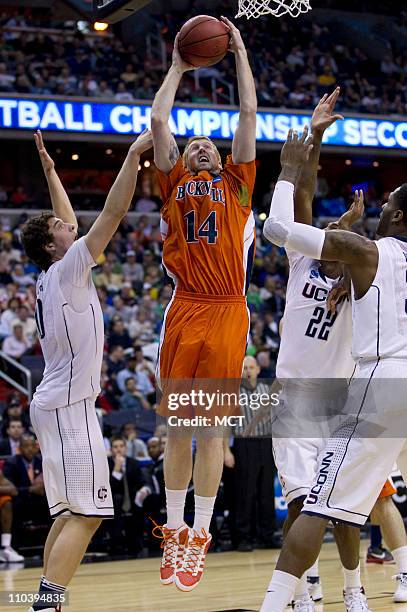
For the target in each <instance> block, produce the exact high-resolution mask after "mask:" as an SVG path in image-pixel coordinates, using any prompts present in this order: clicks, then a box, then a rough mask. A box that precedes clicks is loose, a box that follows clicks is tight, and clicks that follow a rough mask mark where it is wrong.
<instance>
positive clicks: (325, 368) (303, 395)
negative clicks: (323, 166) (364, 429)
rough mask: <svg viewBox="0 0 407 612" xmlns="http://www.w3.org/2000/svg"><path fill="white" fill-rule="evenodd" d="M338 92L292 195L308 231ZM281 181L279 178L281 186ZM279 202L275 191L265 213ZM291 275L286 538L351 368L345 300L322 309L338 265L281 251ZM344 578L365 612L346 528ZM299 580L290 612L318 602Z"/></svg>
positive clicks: (278, 458)
mask: <svg viewBox="0 0 407 612" xmlns="http://www.w3.org/2000/svg"><path fill="white" fill-rule="evenodd" d="M339 91H340V90H339V88H337V89H336V90H335V91H334V92H333V93H332V94H331V95H330V96H328V95H325V96H323V98H322V99H321V100H320V102H319V104H318V105H317V107H316V108H315V110H314V113H313V116H312V120H311V130H312V135H313V141H312V142H313V147H312V150H311V151H310V156H309V159H308V160H307V161H306V163H305V164H304V167H303V169H302V173H301V176H300V178H299V180H298V185H297V189H296V192H295V203H294V218H295V220H296V221H297V222H299V223H305V224H308V225H312V202H313V198H314V194H315V188H316V180H317V171H318V165H319V157H320V150H321V143H322V138H323V135H324V132H325V130H326V129H327V128H328V127H329V126H330V125H332V124H333V123H334V122H335V121H337V120H338V119H342V117H341V115H337V114H334V108H335V104H336V101H337V99H338V96H339ZM280 180H281V178H280ZM280 197H281V183H277V186H276V191H275V193H274V196H273V201H272V205H271V213H273V210H274V207H275V206H276V203H277V205H278V200H279V198H280ZM358 204H359V203H358V201H356V202H355V203H354V204H353V205H352V207H351V208H350V210H349V211H348V212H347V213H345V214H344V215H343V216H342V217H341V218H340V219H339V221H338V222H336V223H331V224H330V225H329V226H328V228H327V229H331V228H335V227H341V228H343V229H350V228H351V226H352V225H353V224H354V223H355V222H356V221H357V220H358V219H359V218H360V217H361V215H362V214H363V206H362V207H361V206H359V205H358ZM287 256H288V260H289V264H290V275H289V280H288V286H287V296H286V307H285V311H284V321H283V325H282V332H281V344H280V350H279V354H278V359H277V369H276V374H277V379H278V381H279V383H280V384H281V385H282V391H281V394H280V401H281V404H282V406H283V408H282V409H281V410H279V411H278V412H277V411H276V418H275V419H274V422H273V452H274V458H275V462H276V465H277V469H278V473H279V477H280V480H281V484H282V490H283V494H284V496H285V499H286V501H287V505H288V516H287V520H286V522H285V524H284V535H285V536H286V535H287V533H288V531H289V529H290V527H291V525H292V524H293V522H294V521H295V520H296V518H297V517H298V516H299V514H300V512H301V508H302V505H303V502H304V499H305V497H306V496H307V495H308V493H309V489H310V486H311V484H312V482H313V480H314V478H315V475H316V473H317V470H318V461H319V459H320V457H321V454H322V453H323V451H324V448H325V445H326V442H327V439H328V436H329V427H330V424H329V419H330V417H334V416H335V415H338V414H340V412H341V410H342V408H343V405H344V403H345V401H346V394H347V385H348V379H349V378H350V377H351V376H352V374H353V371H354V369H355V364H354V361H353V359H352V356H351V352H350V346H351V340H352V317H351V307H350V303H349V300H348V299H342V300H341V301H340V302H339V303H338V304H337V306H336V311H333V310H332V309H329V308H328V306H327V297H328V295H329V294H330V292H331V290H332V288H333V287H334V286H335V285H336V284H337V283H338V281H339V280H340V279H341V277H342V273H343V268H342V265H341V264H340V263H339V262H330V261H323V262H318V261H315V259H313V258H310V257H305V256H303V255H302V254H301V253H299V252H298V251H296V250H293V249H287ZM334 535H335V539H336V542H337V546H338V550H339V554H340V557H341V561H342V565H343V571H344V599H345V605H346V609H347V610H351V609H352V606H353V605H355V603H356V602H357V603H358V605H360V610H368V608H367V604H366V598H365V596H364V593H363V589H362V585H361V582H360V567H359V530H358V529H357V528H356V527H353V526H350V525H344V524H342V525H337V526H336V527H335V529H334ZM307 570H309V576H308V578H307V574H306V573H304V574H303V576H302V578H301V580H300V581H299V582H298V584H297V588H296V590H295V594H294V604H293V605H294V610H295V611H296V612H311V611H313V610H315V605H314V601H318V600H320V599H322V589H321V585H320V580H319V573H318V564H317V563H316V564H314V566H313V567H312V568H307Z"/></svg>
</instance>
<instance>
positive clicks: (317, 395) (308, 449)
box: [272, 379, 347, 504]
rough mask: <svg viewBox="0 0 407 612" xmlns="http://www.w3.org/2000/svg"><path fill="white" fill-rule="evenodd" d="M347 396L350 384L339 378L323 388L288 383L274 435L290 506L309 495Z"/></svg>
mask: <svg viewBox="0 0 407 612" xmlns="http://www.w3.org/2000/svg"><path fill="white" fill-rule="evenodd" d="M332 386H334V387H335V388H334V392H333V393H332ZM346 395H347V382H346V381H344V380H339V379H338V381H337V382H336V384H334V383H333V382H332V381H329V382H328V383H327V385H326V386H325V385H324V384H323V381H321V386H320V388H318V385H317V384H314V385H311V386H308V385H306V384H301V381H298V382H296V383H294V382H289V383H285V384H284V386H283V391H282V393H281V395H280V403H279V408H278V411H275V417H276V418H275V419H274V421H273V426H272V436H273V454H274V462H275V464H276V467H277V471H278V476H279V479H280V482H281V488H282V491H283V495H284V497H285V499H286V502H287V504H290V503H291V502H293V501H294V500H295V499H297V498H299V497H304V496H306V495H308V493H309V490H310V487H311V485H312V483H313V482H314V479H315V476H316V474H317V472H318V461H319V458H320V456H321V454H322V453H323V451H324V449H325V447H326V444H327V441H328V439H329V436H330V431H331V430H333V429H334V428H335V427H334V425H333V422H335V424H337V422H338V419H340V415H341V412H342V409H343V407H344V405H345V402H346ZM316 436H318V437H316Z"/></svg>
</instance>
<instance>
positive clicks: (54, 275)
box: [34, 238, 104, 410]
mask: <svg viewBox="0 0 407 612" xmlns="http://www.w3.org/2000/svg"><path fill="white" fill-rule="evenodd" d="M95 265H96V264H95V262H94V261H93V258H92V256H91V254H90V253H89V250H88V248H87V246H86V242H85V240H84V238H80V239H79V240H77V241H76V242H74V244H73V245H72V246H71V247H70V248H69V249H68V251H67V252H66V254H65V255H64V257H63V259H61V260H60V261H57V262H55V263H54V264H52V266H51V267H50V268H49V269H48V270H47V271H46V272H42V273H41V274H40V276H39V278H38V281H37V304H36V309H35V319H36V322H37V327H38V333H39V337H40V342H41V348H42V352H43V355H44V360H45V370H44V376H43V379H42V381H41V383H40V384H39V386H38V387H37V390H36V392H35V394H34V400H35V404H36V406H38V407H39V408H42V409H47V410H53V409H55V408H60V407H62V406H68V405H70V404H73V403H75V402H78V401H80V400H83V399H86V398H95V397H96V396H97V395H98V394H99V392H100V372H101V367H102V358H103V344H104V325H103V315H102V309H101V306H100V302H99V298H98V295H97V292H96V289H95V286H94V284H93V280H92V275H91V268H92V267H94V266H95Z"/></svg>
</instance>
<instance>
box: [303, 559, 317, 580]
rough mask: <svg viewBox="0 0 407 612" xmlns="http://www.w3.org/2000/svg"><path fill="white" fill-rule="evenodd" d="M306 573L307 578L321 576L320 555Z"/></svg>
mask: <svg viewBox="0 0 407 612" xmlns="http://www.w3.org/2000/svg"><path fill="white" fill-rule="evenodd" d="M306 573H307V578H319V557H318V559H317V560H316V561H315V563H314V565H311V567H310V568H309V570H307V572H306Z"/></svg>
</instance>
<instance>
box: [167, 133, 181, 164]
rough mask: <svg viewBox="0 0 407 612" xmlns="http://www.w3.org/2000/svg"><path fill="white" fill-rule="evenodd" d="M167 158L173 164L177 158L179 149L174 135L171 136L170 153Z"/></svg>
mask: <svg viewBox="0 0 407 612" xmlns="http://www.w3.org/2000/svg"><path fill="white" fill-rule="evenodd" d="M168 158H169V160H170V162H171V163H172V164H173V165H175V163H176V161H177V159H178V158H179V149H178V145H177V143H176V142H175V138H174V136H172V137H171V144H170V153H169V156H168Z"/></svg>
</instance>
